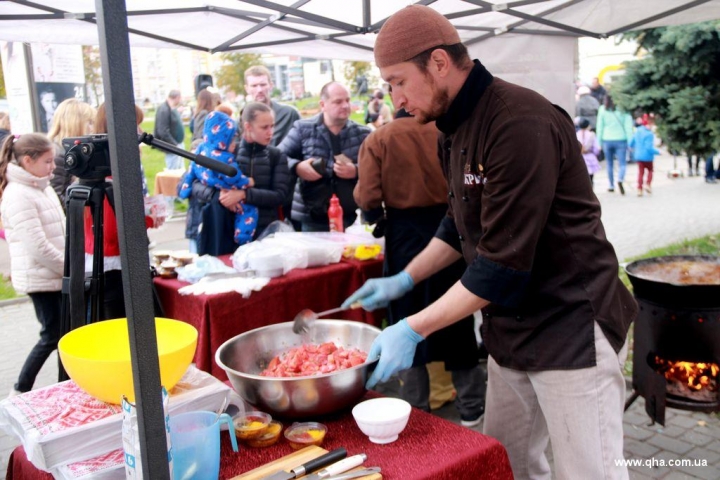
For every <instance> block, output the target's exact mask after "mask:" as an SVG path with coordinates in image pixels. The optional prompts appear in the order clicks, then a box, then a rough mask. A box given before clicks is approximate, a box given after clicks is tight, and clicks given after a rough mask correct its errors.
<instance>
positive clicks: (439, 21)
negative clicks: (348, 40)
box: [375, 5, 461, 68]
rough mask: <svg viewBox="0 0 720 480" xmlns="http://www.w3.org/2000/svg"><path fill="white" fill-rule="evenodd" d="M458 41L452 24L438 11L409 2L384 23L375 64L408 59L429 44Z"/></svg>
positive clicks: (376, 51) (376, 48) (377, 46)
mask: <svg viewBox="0 0 720 480" xmlns="http://www.w3.org/2000/svg"><path fill="white" fill-rule="evenodd" d="M456 43H461V40H460V35H458V32H457V30H455V27H453V25H452V23H450V21H449V20H448V19H447V18H445V17H444V16H443V15H442V14H441V13H439V12H437V11H436V10H433V9H432V8H430V7H426V6H423V5H410V6H409V7H405V8H403V9H402V10H399V11H398V12H396V13H395V14H394V15H392V16H391V17H390V18H388V20H387V21H386V22H385V24H384V25H383V27H382V28H381V29H380V33H378V36H377V39H376V40H375V63H376V64H377V66H378V67H379V68H382V67H387V66H389V65H395V64H397V63H402V62H406V61H408V60H410V59H411V58H413V57H414V56H416V55H418V54H420V53H422V52H424V51H425V50H428V49H430V48H432V47H438V46H441V45H455V44H456Z"/></svg>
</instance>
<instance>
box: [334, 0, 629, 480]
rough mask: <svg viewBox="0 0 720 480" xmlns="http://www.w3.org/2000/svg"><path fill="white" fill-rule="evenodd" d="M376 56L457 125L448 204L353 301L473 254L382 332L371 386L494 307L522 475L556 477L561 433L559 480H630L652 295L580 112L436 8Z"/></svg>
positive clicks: (491, 341)
mask: <svg viewBox="0 0 720 480" xmlns="http://www.w3.org/2000/svg"><path fill="white" fill-rule="evenodd" d="M410 29H411V30H413V31H417V32H422V34H421V35H408V31H409V30H410ZM374 53H375V63H376V64H377V66H378V67H379V68H380V74H381V75H382V78H383V79H384V80H385V81H387V82H388V83H390V85H391V87H392V95H393V101H394V103H395V105H396V106H397V107H399V108H400V107H403V108H405V109H406V110H407V111H408V112H409V113H411V114H414V116H415V119H416V120H418V121H419V122H421V123H426V122H430V121H432V120H435V121H436V125H437V128H438V129H439V130H440V131H441V133H442V134H441V136H440V140H439V146H440V147H441V148H440V157H441V158H440V160H441V166H442V169H443V173H444V175H445V177H446V179H447V188H448V204H449V209H448V213H447V216H446V217H445V218H444V219H443V222H442V223H441V225H440V227H439V229H438V231H437V232H436V234H435V238H433V239H432V240H431V241H430V243H429V244H428V246H427V247H426V248H425V250H423V251H422V252H421V253H420V254H418V256H416V257H415V258H414V259H413V260H412V261H411V262H410V263H409V264H408V266H407V267H406V268H405V270H403V271H402V272H400V273H399V274H397V275H395V276H393V277H388V278H383V279H375V280H371V281H368V282H367V283H366V284H365V285H364V286H363V287H362V288H361V289H360V290H358V292H356V293H355V294H353V295H352V296H351V297H350V298H349V299H348V300H347V301H346V302H345V303H344V305H349V304H350V303H352V302H355V301H357V300H360V301H361V303H362V305H363V307H365V308H368V309H372V308H377V307H378V306H381V305H384V304H386V303H387V301H389V300H392V299H394V298H398V297H399V296H401V295H403V294H404V293H406V292H407V291H409V290H411V289H412V288H413V286H414V285H415V284H416V283H419V282H420V281H422V280H424V279H426V278H428V276H429V275H431V274H432V273H434V272H436V271H438V269H440V268H442V267H444V266H447V265H449V264H450V263H452V262H454V261H456V260H457V259H459V258H464V259H465V262H466V263H467V268H466V270H465V273H464V274H463V276H462V278H461V279H460V281H459V282H457V283H456V284H455V285H453V286H452V288H450V289H449V290H448V291H447V293H445V295H443V296H442V297H441V298H440V299H439V300H438V301H436V302H435V303H433V304H432V305H430V306H429V307H428V308H426V309H424V310H422V311H420V312H418V313H416V314H414V315H411V316H409V317H407V319H404V320H402V321H400V322H398V323H397V324H395V325H393V326H391V327H388V328H386V329H385V330H384V331H383V332H382V333H381V334H380V335H379V336H378V338H377V339H376V341H375V342H374V343H373V346H372V348H371V349H370V353H369V358H370V359H372V358H377V357H378V356H379V357H380V361H379V363H378V366H377V367H376V369H375V371H374V372H373V374H372V376H371V377H370V379H369V381H368V386H369V387H372V386H373V385H374V384H375V383H376V382H377V381H383V380H386V379H387V378H389V377H390V375H392V374H393V373H395V372H397V371H399V370H402V369H404V368H407V367H409V366H410V365H411V364H412V359H413V354H414V351H415V348H416V345H417V343H419V342H420V341H422V340H423V339H424V338H425V337H427V336H428V335H429V334H431V333H433V332H435V331H437V330H438V329H440V328H443V327H445V326H447V325H450V324H453V323H455V322H456V321H458V320H459V319H461V318H463V317H465V316H466V315H468V314H470V313H472V312H475V311H477V310H479V309H482V312H483V325H482V333H483V335H482V338H483V342H484V343H485V345H486V347H487V349H488V351H489V353H490V357H489V359H488V386H487V400H486V413H485V420H484V426H483V428H484V432H485V433H486V434H488V435H490V436H493V437H495V438H497V439H498V440H500V442H502V444H503V445H504V446H505V447H506V448H507V451H508V455H509V458H510V462H511V464H512V468H513V472H514V474H515V476H516V477H517V478H533V479H534V478H550V468H549V464H548V461H547V459H546V458H545V449H546V447H547V445H548V441H549V440H550V441H551V442H552V449H553V458H554V465H555V471H556V476H557V477H558V478H568V479H570V478H572V479H575V478H613V479H614V478H628V472H627V467H624V466H620V465H618V462H619V461H622V458H623V425H622V414H623V408H624V403H625V380H624V377H623V374H622V365H623V363H624V361H625V357H626V353H627V345H626V336H627V330H628V327H629V326H630V323H631V322H632V320H633V319H634V318H635V315H636V313H637V304H636V303H635V301H634V299H633V298H632V296H631V295H630V293H629V292H628V290H627V289H626V288H625V287H624V286H623V284H622V282H621V281H620V280H619V278H618V261H617V258H616V255H615V252H614V250H613V248H612V246H611V245H610V243H609V242H608V240H607V238H606V235H605V231H604V228H603V226H602V223H601V221H600V204H599V202H598V200H597V198H596V197H595V195H594V194H593V191H592V187H591V185H590V182H589V179H588V176H587V169H586V167H585V162H584V161H583V159H582V156H581V154H580V149H579V148H578V143H577V139H576V137H575V131H574V128H573V124H572V121H571V119H570V117H569V116H568V115H567V113H565V112H564V111H562V109H560V108H559V107H556V106H554V105H552V104H551V103H550V102H548V101H547V100H546V99H545V98H543V97H542V96H540V95H538V94H537V93H536V92H533V91H531V90H528V89H526V88H522V87H519V86H517V85H513V84H510V83H508V82H505V81H503V80H501V79H499V78H494V77H493V76H492V75H491V74H490V72H488V71H487V70H486V69H485V67H484V66H483V65H482V64H481V63H480V62H479V61H477V60H475V61H473V60H471V59H470V57H469V56H468V53H467V49H466V48H465V46H464V45H463V44H462V43H461V41H460V36H459V35H458V33H457V31H456V30H455V28H454V27H453V25H452V24H451V23H450V22H449V21H448V20H447V19H446V18H445V17H443V16H442V15H441V14H439V13H438V12H437V11H435V10H433V9H432V8H430V7H426V6H420V5H412V6H410V7H406V8H404V9H402V10H400V11H399V12H397V13H396V14H395V15H393V16H392V17H390V18H389V19H388V20H387V21H386V22H385V24H384V25H383V27H382V29H381V30H380V33H379V34H378V37H377V40H376V42H375V49H374ZM518 172H522V175H518Z"/></svg>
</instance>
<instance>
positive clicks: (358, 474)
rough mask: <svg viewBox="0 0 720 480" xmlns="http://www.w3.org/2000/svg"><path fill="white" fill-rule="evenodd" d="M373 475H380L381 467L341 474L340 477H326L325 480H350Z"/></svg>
mask: <svg viewBox="0 0 720 480" xmlns="http://www.w3.org/2000/svg"><path fill="white" fill-rule="evenodd" d="M373 473H380V467H369V468H363V469H362V470H355V471H353V472H347V473H341V474H340V475H335V476H334V477H325V478H324V479H323V480H348V479H350V478H358V477H364V476H365V475H372V474H373Z"/></svg>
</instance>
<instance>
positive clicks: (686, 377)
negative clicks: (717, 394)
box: [655, 357, 720, 391]
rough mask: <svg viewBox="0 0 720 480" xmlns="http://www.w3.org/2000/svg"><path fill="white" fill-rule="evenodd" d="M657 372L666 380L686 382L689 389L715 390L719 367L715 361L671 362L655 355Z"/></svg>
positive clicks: (719, 371)
mask: <svg viewBox="0 0 720 480" xmlns="http://www.w3.org/2000/svg"><path fill="white" fill-rule="evenodd" d="M655 365H656V366H657V370H658V372H660V373H662V374H663V375H664V376H665V378H666V379H667V380H674V381H677V382H682V383H684V384H686V385H687V386H688V387H689V388H690V389H692V390H695V391H699V390H702V389H704V388H705V389H709V390H711V391H716V390H717V380H716V379H717V376H718V373H720V367H719V366H718V365H717V364H716V363H705V362H701V363H693V362H672V361H669V360H664V359H662V358H660V357H655Z"/></svg>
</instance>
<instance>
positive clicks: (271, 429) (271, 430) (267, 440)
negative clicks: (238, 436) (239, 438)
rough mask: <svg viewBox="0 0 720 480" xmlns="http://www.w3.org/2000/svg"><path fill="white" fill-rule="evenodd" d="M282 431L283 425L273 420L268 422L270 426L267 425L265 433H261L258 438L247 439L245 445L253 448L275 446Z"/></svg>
mask: <svg viewBox="0 0 720 480" xmlns="http://www.w3.org/2000/svg"><path fill="white" fill-rule="evenodd" d="M282 429H283V424H282V423H280V422H278V421H277V420H273V421H272V422H270V425H268V428H267V430H266V431H265V433H263V434H262V435H260V436H259V437H254V438H248V439H247V440H245V443H247V444H248V446H250V447H255V448H262V447H269V446H270V445H275V443H277V441H278V439H279V438H280V434H281V433H282Z"/></svg>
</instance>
